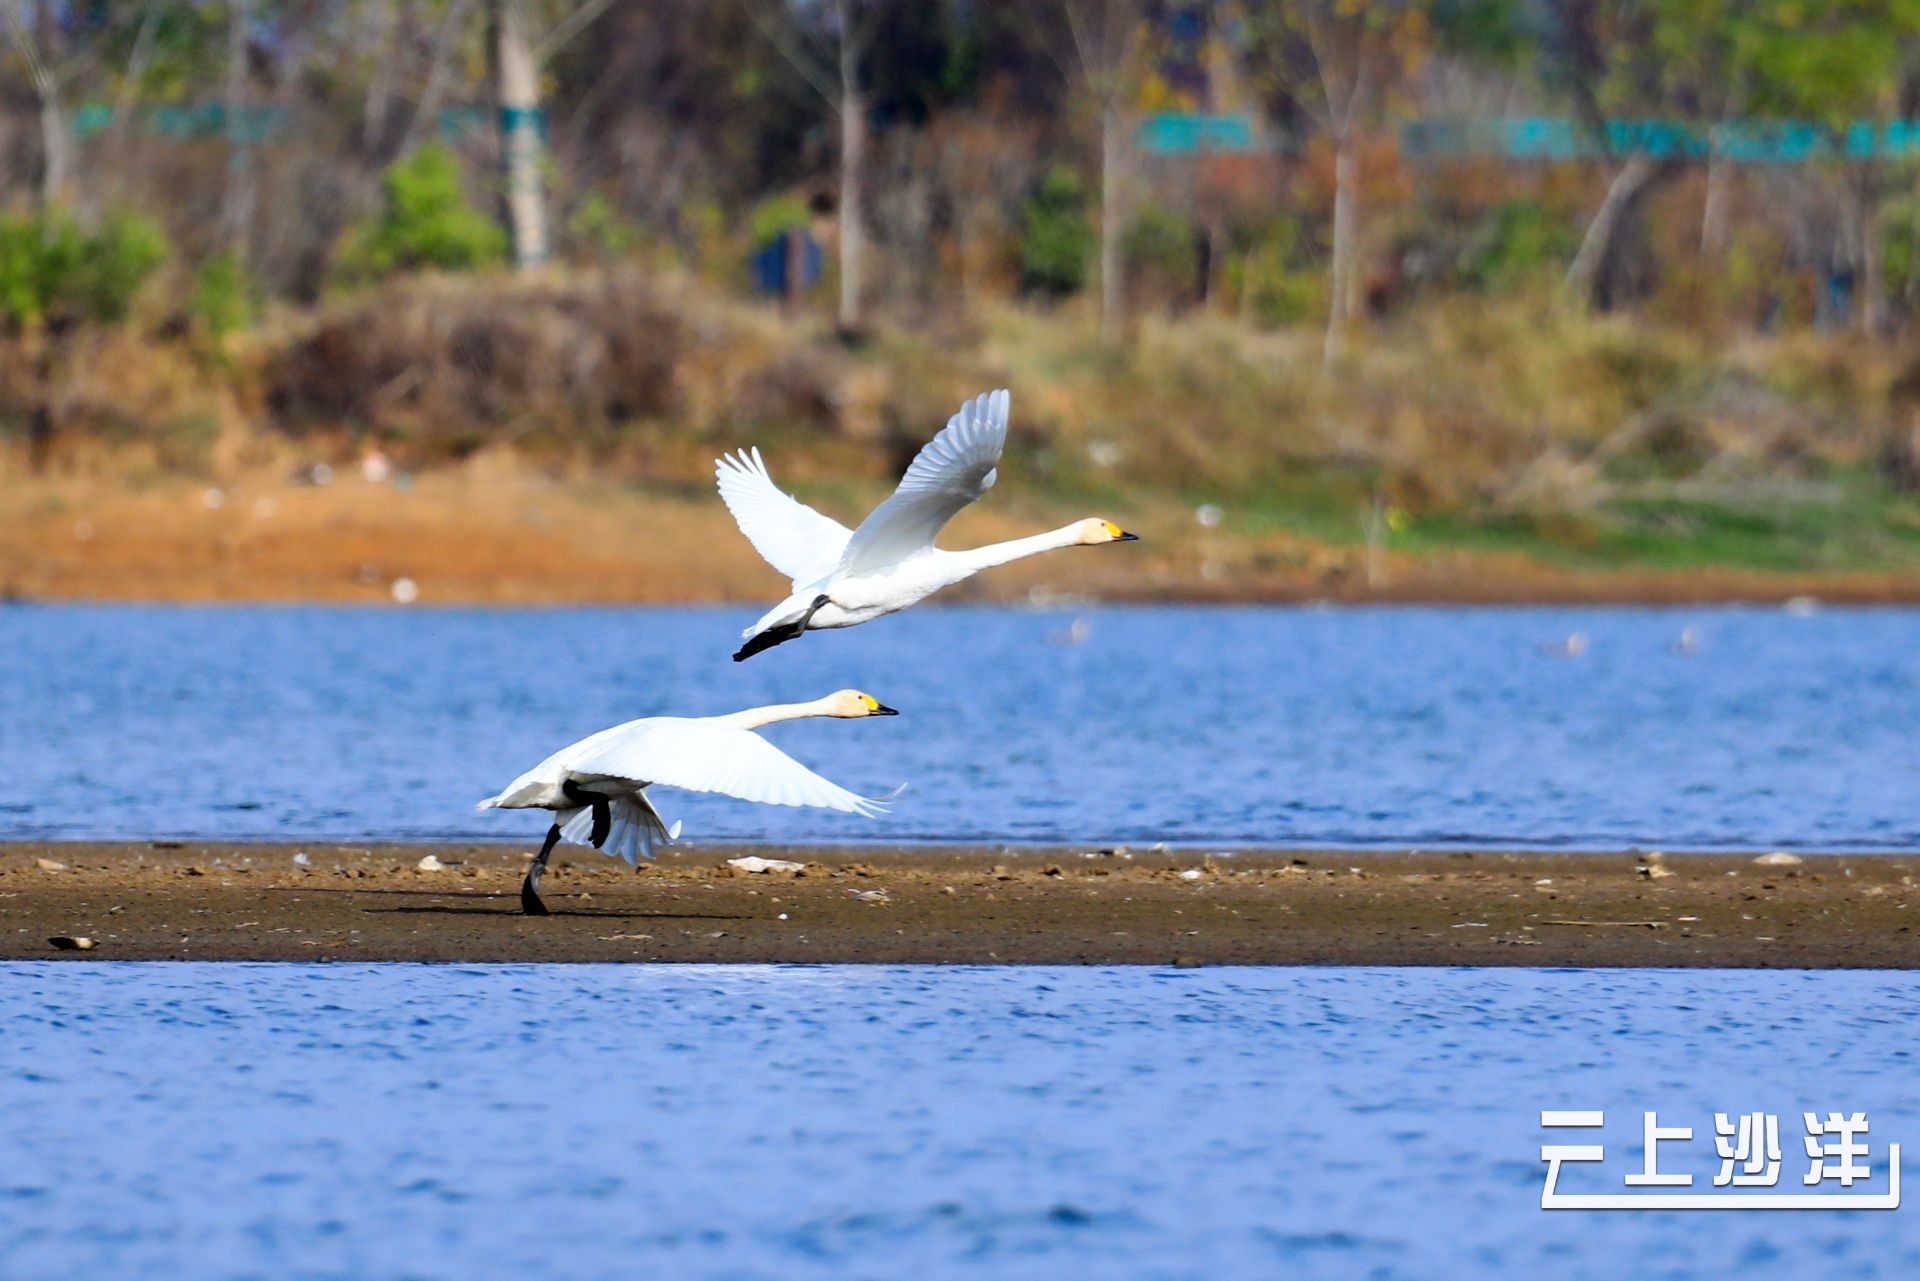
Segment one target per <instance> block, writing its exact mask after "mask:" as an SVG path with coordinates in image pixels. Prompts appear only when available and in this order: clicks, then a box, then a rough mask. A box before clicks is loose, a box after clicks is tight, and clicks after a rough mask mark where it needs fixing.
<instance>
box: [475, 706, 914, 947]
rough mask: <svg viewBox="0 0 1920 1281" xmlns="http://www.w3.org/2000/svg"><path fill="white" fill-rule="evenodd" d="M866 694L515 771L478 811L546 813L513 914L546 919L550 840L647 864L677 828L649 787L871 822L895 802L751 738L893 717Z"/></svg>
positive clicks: (627, 740)
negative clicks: (795, 725)
mask: <svg viewBox="0 0 1920 1281" xmlns="http://www.w3.org/2000/svg"><path fill="white" fill-rule="evenodd" d="M898 715H899V713H898V712H896V711H894V710H893V709H892V708H891V707H884V706H882V705H881V704H880V701H879V700H878V699H876V698H874V697H873V695H871V694H863V693H861V692H860V691H859V690H857V689H843V690H840V691H838V692H836V693H832V694H829V695H827V696H826V697H825V698H820V699H815V700H814V701H813V702H811V703H779V704H775V705H774V706H771V707H750V708H748V709H747V710H746V711H744V712H733V713H731V714H729V715H726V716H702V717H685V716H650V717H647V718H646V719H645V720H637V721H628V722H627V723H626V724H624V725H616V726H614V727H613V728H612V729H603V730H601V731H600V732H599V733H598V734H594V735H591V736H589V737H587V738H583V739H581V740H580V741H579V742H577V743H574V744H572V745H570V746H567V747H563V748H561V749H560V750H559V751H557V752H555V753H554V754H553V755H551V756H549V757H547V759H546V760H544V761H541V762H540V763H539V764H538V765H536V766H534V767H533V768H532V769H530V770H528V771H527V772H526V773H524V774H522V775H521V776H520V777H519V778H516V779H514V780H513V782H511V783H509V784H507V786H506V788H505V789H504V790H502V791H501V792H500V794H499V795H497V796H490V797H488V798H487V799H486V800H484V801H481V802H480V804H479V807H478V808H480V809H482V810H491V809H503V810H528V809H535V810H552V811H553V827H552V828H551V829H549V830H548V832H547V842H546V844H544V845H542V846H541V847H540V853H539V854H537V855H535V856H534V860H533V865H532V866H531V867H529V868H528V869H527V879H526V880H525V881H524V882H522V883H521V886H520V908H521V910H522V911H524V912H525V913H526V914H527V915H528V916H545V915H547V908H546V905H545V904H544V903H542V902H541V901H540V894H539V888H540V874H541V873H542V872H544V871H546V869H547V856H548V855H549V854H551V853H553V847H554V845H555V843H556V842H558V841H561V840H563V839H564V840H568V841H571V842H573V843H574V844H576V845H591V846H593V847H594V848H595V849H597V850H602V851H604V852H606V853H608V854H613V855H616V856H618V857H620V858H624V859H626V860H627V862H629V863H632V864H634V866H636V867H637V866H639V863H638V861H637V860H638V858H639V856H641V855H645V856H646V857H647V858H652V857H653V847H654V845H655V844H656V843H657V842H661V841H665V842H672V841H673V840H674V838H676V837H677V836H679V835H680V824H678V823H675V824H674V825H673V826H672V827H668V826H667V825H666V823H665V822H664V821H662V819H661V818H660V814H659V811H657V810H655V809H654V808H653V802H652V801H651V800H650V799H648V797H647V789H648V788H649V787H651V786H653V785H654V784H655V783H659V784H661V785H663V786H666V787H684V788H686V789H687V790H688V791H694V792H724V793H725V794H726V795H728V796H737V797H739V798H740V799H741V800H743V801H759V802H761V803H763V804H766V805H815V806H819V807H820V808H822V809H831V810H843V811H845V812H847V813H849V814H864V815H866V816H867V817H869V818H874V817H878V816H879V815H880V814H881V813H883V812H884V811H885V809H886V805H885V802H886V801H887V800H890V799H892V798H891V797H883V798H881V799H880V800H869V799H867V798H866V797H864V796H857V795H855V794H854V793H852V792H849V791H848V790H847V789H846V788H844V787H841V786H839V785H838V784H836V783H830V782H828V781H827V780H826V779H824V778H821V777H820V776H819V775H818V774H816V773H814V772H813V771H812V770H810V769H808V768H807V767H806V766H804V765H802V764H801V763H800V762H799V761H796V760H794V759H793V757H791V756H788V755H787V754H786V753H785V752H783V751H781V750H780V749H779V748H777V747H775V746H774V745H773V744H772V743H769V742H768V741H767V740H766V739H764V738H761V737H760V736H759V735H758V734H756V733H754V732H753V731H754V730H756V729H758V728H760V727H761V726H762V725H772V724H774V723H775V722H777V721H793V720H800V719H803V718H805V717H808V716H837V717H841V718H842V719H847V720H854V719H858V718H860V717H864V716H898Z"/></svg>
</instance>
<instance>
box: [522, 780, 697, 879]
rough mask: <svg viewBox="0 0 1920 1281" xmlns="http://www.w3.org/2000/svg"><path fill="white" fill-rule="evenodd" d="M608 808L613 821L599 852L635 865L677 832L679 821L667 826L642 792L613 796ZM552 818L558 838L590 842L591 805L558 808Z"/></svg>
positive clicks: (591, 843) (584, 842)
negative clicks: (558, 827) (579, 807)
mask: <svg viewBox="0 0 1920 1281" xmlns="http://www.w3.org/2000/svg"><path fill="white" fill-rule="evenodd" d="M607 811H608V816H609V817H610V818H611V819H612V823H611V825H610V826H609V827H608V829H607V841H606V844H604V845H602V846H601V847H600V852H601V853H602V854H611V855H613V856H614V857H615V858H623V859H625V860H627V862H629V863H631V864H633V865H634V866H636V867H637V866H639V861H640V859H641V858H642V857H645V858H648V859H651V858H652V857H653V847H654V846H656V845H671V844H673V842H674V841H675V840H677V839H678V838H679V836H680V824H678V823H675V824H674V825H673V826H672V827H668V826H667V824H666V822H665V821H664V820H663V819H662V818H661V817H660V814H659V811H657V810H655V809H654V808H653V805H652V803H651V802H649V801H648V800H647V798H646V797H644V796H616V797H614V798H613V800H612V801H611V802H609V803H608V806H607ZM553 821H554V822H556V823H558V824H559V825H560V839H561V840H563V841H571V842H572V843H573V844H575V845H585V846H588V847H591V846H592V845H593V810H592V809H590V808H582V809H577V810H560V811H558V812H556V813H555V814H554V816H553Z"/></svg>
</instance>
